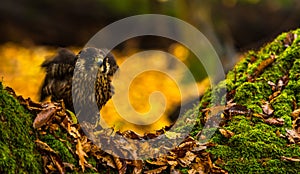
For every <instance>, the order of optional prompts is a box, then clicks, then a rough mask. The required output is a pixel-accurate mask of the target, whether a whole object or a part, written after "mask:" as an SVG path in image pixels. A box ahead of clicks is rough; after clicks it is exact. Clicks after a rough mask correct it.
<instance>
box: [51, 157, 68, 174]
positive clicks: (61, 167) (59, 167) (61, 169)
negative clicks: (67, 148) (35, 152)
mask: <svg viewBox="0 0 300 174" xmlns="http://www.w3.org/2000/svg"><path fill="white" fill-rule="evenodd" d="M50 158H51V160H52V162H53V164H54V165H55V166H56V169H57V170H58V171H59V173H60V174H63V173H65V168H64V164H63V163H62V161H61V160H60V158H59V157H58V156H57V155H53V154H50Z"/></svg>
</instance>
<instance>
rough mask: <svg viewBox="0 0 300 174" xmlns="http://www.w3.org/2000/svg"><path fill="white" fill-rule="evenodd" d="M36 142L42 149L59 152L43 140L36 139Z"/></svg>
mask: <svg viewBox="0 0 300 174" xmlns="http://www.w3.org/2000/svg"><path fill="white" fill-rule="evenodd" d="M35 144H36V146H37V147H38V148H40V149H41V150H44V151H46V152H50V153H53V154H57V152H55V151H54V150H53V149H52V148H51V147H50V146H49V145H48V144H47V143H45V142H42V141H41V140H39V139H37V140H35Z"/></svg>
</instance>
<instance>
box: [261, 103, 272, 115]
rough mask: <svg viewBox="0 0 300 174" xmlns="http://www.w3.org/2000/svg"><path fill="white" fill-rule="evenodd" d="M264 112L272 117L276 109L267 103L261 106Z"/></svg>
mask: <svg viewBox="0 0 300 174" xmlns="http://www.w3.org/2000/svg"><path fill="white" fill-rule="evenodd" d="M261 108H262V110H263V112H264V113H265V114H267V115H272V114H273V113H274V109H273V108H272V106H271V104H270V103H269V102H265V103H264V104H263V105H262V106H261Z"/></svg>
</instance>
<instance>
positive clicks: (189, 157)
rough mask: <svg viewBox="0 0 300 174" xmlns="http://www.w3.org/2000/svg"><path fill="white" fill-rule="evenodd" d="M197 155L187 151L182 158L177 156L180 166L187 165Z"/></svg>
mask: <svg viewBox="0 0 300 174" xmlns="http://www.w3.org/2000/svg"><path fill="white" fill-rule="evenodd" d="M196 157H197V155H195V154H194V153H192V152H190V151H187V152H186V154H185V156H184V157H183V158H178V160H179V162H180V165H181V166H182V167H188V166H189V165H190V164H191V163H192V161H193V160H194V159H195V158H196Z"/></svg>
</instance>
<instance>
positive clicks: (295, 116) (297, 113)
mask: <svg viewBox="0 0 300 174" xmlns="http://www.w3.org/2000/svg"><path fill="white" fill-rule="evenodd" d="M299 115H300V109H296V110H294V111H293V112H292V117H293V119H296V118H298V117H299Z"/></svg>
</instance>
